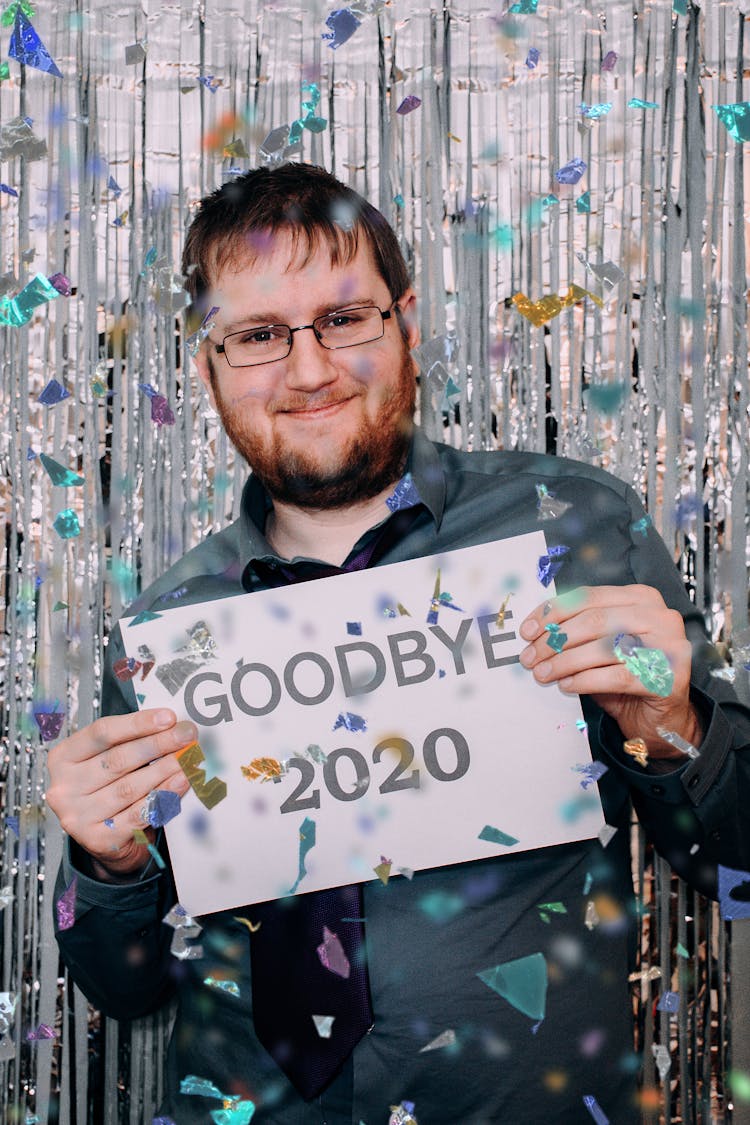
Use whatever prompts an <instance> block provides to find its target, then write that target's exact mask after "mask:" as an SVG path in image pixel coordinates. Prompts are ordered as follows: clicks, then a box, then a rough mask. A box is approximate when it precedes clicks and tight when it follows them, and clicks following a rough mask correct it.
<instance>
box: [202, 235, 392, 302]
mask: <svg viewBox="0 0 750 1125" xmlns="http://www.w3.org/2000/svg"><path fill="white" fill-rule="evenodd" d="M381 289H382V290H386V285H385V282H384V281H383V279H382V277H381V276H380V273H379V272H378V269H377V266H376V265H375V259H374V256H373V253H372V250H371V248H370V246H369V244H368V243H367V242H366V241H365V240H364V239H359V240H358V244H357V245H356V247H355V248H354V249H353V253H347V254H346V256H345V255H344V253H343V252H341V250H340V251H338V252H337V251H335V250H334V249H333V248H332V247H331V246H330V245H329V244H328V243H327V242H326V241H324V240H323V239H322V238H319V239H317V240H315V241H309V240H307V239H299V238H295V237H294V235H293V233H292V232H290V231H281V232H278V233H276V234H274V235H270V234H269V235H267V236H265V237H263V238H255V239H254V240H253V241H252V243H251V244H250V245H249V246H248V249H247V251H246V252H245V251H239V252H238V253H236V254H235V255H234V257H233V260H232V261H231V262H228V263H227V264H226V265H224V266H223V267H222V268H220V269H219V270H218V271H217V274H216V276H215V279H214V284H213V300H214V303H215V304H218V305H219V306H220V308H222V310H223V311H224V310H227V311H228V307H229V306H231V308H232V311H233V313H236V312H237V311H238V306H247V307H246V308H245V311H246V312H247V313H252V312H254V311H255V310H254V308H253V307H252V306H253V305H254V304H257V305H258V306H259V307H260V306H262V307H263V308H264V309H265V308H269V309H271V308H273V307H276V306H278V305H280V303H281V304H283V303H284V302H286V303H287V304H289V303H290V302H291V303H293V304H296V303H298V302H299V301H300V300H302V299H305V298H306V299H307V300H308V301H321V302H324V303H325V302H332V301H333V302H338V301H344V302H346V301H348V300H350V299H351V298H352V297H358V298H360V297H361V298H365V297H367V298H369V299H375V298H377V297H381V296H382V294H381Z"/></svg>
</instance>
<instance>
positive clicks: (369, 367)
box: [350, 355, 378, 383]
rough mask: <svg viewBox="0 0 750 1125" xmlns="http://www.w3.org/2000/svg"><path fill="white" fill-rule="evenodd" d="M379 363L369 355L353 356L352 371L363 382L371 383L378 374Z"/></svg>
mask: <svg viewBox="0 0 750 1125" xmlns="http://www.w3.org/2000/svg"><path fill="white" fill-rule="evenodd" d="M377 370H378V369H377V364H376V363H375V362H374V361H373V359H372V357H371V356H368V355H355V356H352V363H351V366H350V371H351V373H352V375H353V376H354V378H355V379H358V380H359V381H360V382H361V383H371V382H372V381H373V379H374V378H375V376H376V374H377Z"/></svg>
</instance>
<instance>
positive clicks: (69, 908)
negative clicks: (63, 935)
mask: <svg viewBox="0 0 750 1125" xmlns="http://www.w3.org/2000/svg"><path fill="white" fill-rule="evenodd" d="M77 890H78V876H77V875H74V876H73V878H72V880H71V882H70V886H69V887H67V888H66V889H65V891H64V892H63V894H61V895H60V897H59V899H58V900H57V902H56V903H55V910H56V912H57V928H58V930H70V929H72V927H73V925H74V924H75V920H76V893H77Z"/></svg>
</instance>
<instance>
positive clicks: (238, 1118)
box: [211, 1101, 255, 1125]
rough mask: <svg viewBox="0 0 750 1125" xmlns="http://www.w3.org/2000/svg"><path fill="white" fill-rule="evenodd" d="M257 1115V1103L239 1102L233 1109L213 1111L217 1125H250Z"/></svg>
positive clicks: (212, 1115) (213, 1119)
mask: <svg viewBox="0 0 750 1125" xmlns="http://www.w3.org/2000/svg"><path fill="white" fill-rule="evenodd" d="M254 1113H255V1102H248V1101H244V1102H238V1103H237V1104H236V1105H235V1106H234V1107H233V1108H232V1109H212V1110H211V1120H212V1121H213V1122H214V1123H215V1125H249V1122H250V1121H252V1118H253V1114H254Z"/></svg>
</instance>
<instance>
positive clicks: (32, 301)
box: [0, 273, 60, 328]
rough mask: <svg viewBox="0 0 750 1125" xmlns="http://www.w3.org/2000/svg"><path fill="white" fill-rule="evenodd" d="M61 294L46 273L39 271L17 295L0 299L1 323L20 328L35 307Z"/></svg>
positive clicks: (29, 317)
mask: <svg viewBox="0 0 750 1125" xmlns="http://www.w3.org/2000/svg"><path fill="white" fill-rule="evenodd" d="M59 296H60V293H59V291H58V290H57V289H55V287H54V285H50V283H49V281H48V280H47V278H46V277H45V276H44V274H43V273H38V274H37V275H36V277H33V278H32V279H31V281H30V282H29V283H28V285H24V287H23V289H22V290H21V292H20V293H17V294H16V296H15V297H3V298H2V300H0V324H7V325H9V326H10V327H11V328H20V327H21V325H22V324H28V322H29V321H30V320H31V317H32V316H33V313H34V309H36V308H38V307H39V306H40V305H44V304H46V303H47V302H48V301H54V299H55V297H59Z"/></svg>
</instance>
